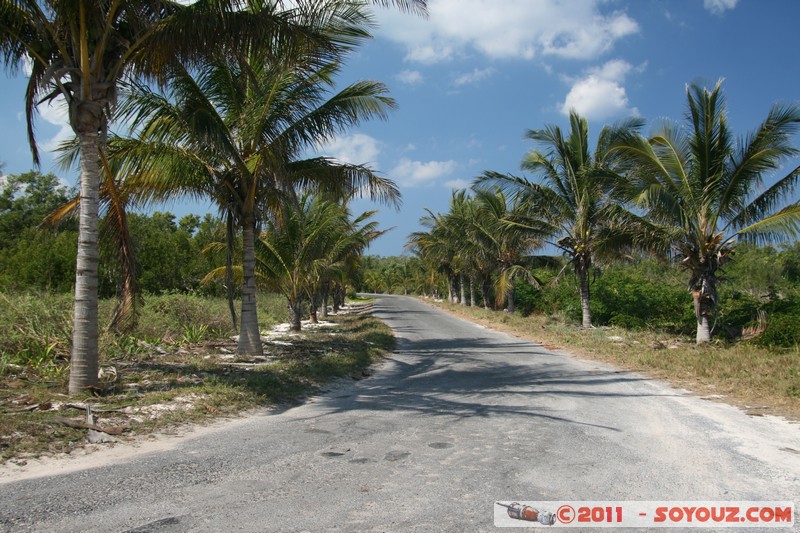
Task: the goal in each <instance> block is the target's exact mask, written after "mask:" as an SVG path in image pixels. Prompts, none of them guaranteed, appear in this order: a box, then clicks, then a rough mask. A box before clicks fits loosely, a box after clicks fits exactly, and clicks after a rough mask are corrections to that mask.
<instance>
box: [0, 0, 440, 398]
mask: <svg viewBox="0 0 800 533" xmlns="http://www.w3.org/2000/svg"><path fill="white" fill-rule="evenodd" d="M371 5H381V6H389V5H393V6H396V7H399V8H401V9H403V10H407V11H412V12H417V13H424V12H425V8H426V2H425V0H372V1H371V2H363V1H358V0H294V1H292V2H284V1H282V0H198V1H196V2H193V3H191V4H186V3H184V2H177V1H172V0H146V1H145V0H92V1H89V0H69V1H67V0H0V58H2V59H1V60H2V62H3V64H4V65H5V66H6V67H8V68H10V69H11V70H15V69H16V70H19V69H21V68H22V67H23V66H25V65H27V66H28V67H29V68H30V76H29V80H28V86H27V91H26V93H25V110H26V117H27V120H28V133H29V140H30V146H31V151H32V153H33V157H34V161H35V162H36V163H37V164H38V161H39V157H38V150H37V145H36V140H35V135H34V127H33V126H34V117H35V111H36V108H37V106H38V105H39V104H41V103H43V102H50V101H52V100H54V99H56V98H63V99H64V100H65V101H66V105H67V106H68V109H69V121H70V125H71V127H72V129H73V131H74V133H75V135H76V139H77V148H78V151H77V157H78V159H79V166H80V198H79V204H80V223H79V235H80V236H79V246H78V259H77V275H76V284H75V306H74V311H75V315H74V316H75V318H74V328H73V343H72V354H71V362H70V380H69V391H70V393H71V394H73V393H79V392H82V391H85V390H86V389H88V388H91V387H93V386H95V385H96V383H97V371H98V317H97V264H98V244H97V243H98V219H99V217H98V214H99V211H100V184H101V182H105V183H107V184H109V186H107V187H105V190H106V191H109V192H111V193H114V192H116V191H117V187H116V184H117V182H118V180H119V177H120V176H122V177H124V180H125V187H126V188H127V189H128V191H132V192H129V194H131V196H132V197H136V198H138V199H139V201H144V200H147V199H155V198H170V197H174V196H176V195H185V194H189V195H193V196H198V197H203V198H209V199H211V200H213V201H214V202H215V203H216V204H217V205H218V206H219V208H220V211H221V212H222V214H223V215H224V216H225V217H226V219H227V220H228V224H229V227H230V228H233V227H236V226H238V227H239V228H240V229H241V231H242V233H243V237H244V245H243V272H244V284H243V287H242V294H243V301H242V320H241V331H240V344H239V351H240V353H258V352H259V351H260V350H261V344H260V337H259V334H258V323H257V315H256V308H255V253H254V250H255V241H256V238H255V237H256V233H257V230H258V228H259V226H260V224H262V223H264V221H265V220H267V219H268V218H269V217H270V216H272V217H275V218H276V219H278V218H279V217H280V214H279V212H280V208H279V206H280V205H282V203H284V202H285V201H286V199H287V198H288V199H289V201H294V200H292V199H293V198H295V199H296V195H297V192H298V190H300V189H309V190H310V189H316V190H319V191H322V192H324V193H326V194H334V193H338V194H339V195H340V196H348V195H351V194H352V193H353V192H354V191H356V190H361V189H363V188H364V187H366V190H367V192H368V193H369V194H371V195H372V196H375V197H377V198H379V199H384V200H389V201H391V200H394V199H395V198H396V195H397V191H396V189H394V187H393V185H392V184H391V183H390V182H388V181H386V180H384V179H381V178H379V177H378V176H376V175H375V174H374V173H372V172H371V171H369V169H366V168H364V167H360V166H353V165H346V164H340V163H338V162H334V161H331V160H328V159H324V158H317V159H303V153H304V151H305V150H307V149H309V148H311V147H313V146H315V145H318V144H319V143H322V142H324V141H325V140H328V139H330V138H331V137H332V136H333V135H336V134H338V133H340V132H341V131H343V129H345V128H347V127H349V126H352V125H354V124H357V123H358V122H360V121H361V120H366V119H369V118H372V117H383V116H384V115H385V114H386V112H387V111H388V110H389V109H390V108H391V107H392V106H393V102H392V100H391V99H389V98H388V96H387V95H386V90H385V87H383V86H382V85H381V84H378V83H374V82H363V83H360V84H355V85H352V86H350V87H348V88H346V89H345V90H343V91H341V92H339V93H337V94H336V95H334V96H333V97H330V98H329V97H328V96H327V95H328V92H329V91H330V90H331V88H332V87H333V78H334V76H335V74H336V73H337V72H338V70H339V68H340V65H341V62H342V61H343V60H344V59H345V58H346V56H347V55H348V54H349V53H350V52H352V51H353V50H354V49H355V48H356V47H357V46H358V45H359V44H360V43H362V42H363V41H364V40H365V39H367V38H369V37H370V33H369V31H370V28H371V27H372V24H373V19H372V15H371V10H370V6H371ZM119 119H124V120H125V121H127V122H128V123H129V124H131V125H132V128H133V131H134V133H135V137H134V138H132V139H127V140H126V139H121V138H116V137H113V136H110V135H109V130H110V128H111V127H112V125H113V124H114V122H115V121H117V120H119ZM112 173H113V174H114V175H113V176H111V174H112ZM104 174H105V175H106V177H105V178H104V179H101V177H102V176H103V175H104Z"/></svg>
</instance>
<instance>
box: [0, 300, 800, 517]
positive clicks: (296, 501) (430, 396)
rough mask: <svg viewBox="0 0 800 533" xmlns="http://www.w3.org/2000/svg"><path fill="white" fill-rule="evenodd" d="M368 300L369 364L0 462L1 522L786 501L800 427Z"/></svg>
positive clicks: (417, 306) (797, 465) (797, 463)
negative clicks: (207, 421)
mask: <svg viewBox="0 0 800 533" xmlns="http://www.w3.org/2000/svg"><path fill="white" fill-rule="evenodd" d="M375 310H376V314H377V315H378V316H379V317H381V318H382V319H384V320H385V321H386V322H387V323H388V324H389V325H390V326H391V327H392V328H393V329H394V331H395V332H396V335H397V336H398V338H399V344H398V350H397V352H396V353H395V354H394V355H393V357H392V358H391V359H390V360H388V361H386V362H385V363H383V364H381V365H379V366H378V367H377V368H376V371H375V373H374V374H373V375H372V376H371V377H369V378H368V379H364V380H361V381H358V382H352V383H349V382H348V383H343V384H339V385H337V386H334V387H332V388H331V389H330V390H329V391H328V392H326V393H324V394H321V395H320V396H318V397H316V398H314V399H313V400H311V401H308V402H306V403H305V404H303V405H300V406H296V407H292V408H284V409H282V410H276V411H270V412H264V413H260V414H256V415H253V416H250V417H247V418H246V419H242V420H236V421H232V422H227V423H225V424H221V425H217V426H215V427H214V428H212V429H206V430H203V431H200V432H198V433H195V434H190V435H189V436H187V437H185V438H182V439H173V440H172V441H170V442H169V443H168V445H166V446H162V447H161V449H159V450H156V451H152V452H148V453H142V452H141V450H138V451H137V450H134V449H130V450H129V451H130V456H128V457H126V456H125V453H122V454H121V453H120V449H119V448H118V449H117V450H116V451H115V452H114V453H115V455H114V457H115V458H114V459H110V460H108V459H107V460H105V461H101V463H105V464H103V465H102V466H94V467H91V468H81V466H82V465H83V463H79V464H78V465H76V464H74V462H72V463H70V465H69V468H66V467H64V468H62V466H60V463H59V462H56V463H53V464H52V466H51V467H50V469H51V471H52V472H53V474H52V475H49V476H46V477H37V478H31V479H23V480H17V481H13V482H8V481H5V482H3V481H2V477H0V528H1V529H2V530H3V531H15V532H16V531H102V532H107V531H139V532H143V531H153V532H163V531H314V532H316V531H397V532H400V531H403V532H404V531H459V532H461V531H492V530H495V528H494V525H493V517H494V508H495V506H494V502H495V501H496V500H505V501H507V500H539V501H542V500H577V501H588V500H606V501H608V500H622V501H631V500H726V501H729V500H792V501H795V504H797V503H798V501H800V454H798V453H797V451H798V450H800V426H798V425H797V424H790V423H788V422H785V421H782V420H779V419H774V418H771V417H751V416H748V415H745V414H743V413H741V412H740V411H738V410H736V409H734V408H732V407H729V406H726V405H723V404H719V403H714V402H710V401H706V400H702V399H699V398H696V397H693V396H691V395H689V394H688V393H686V392H685V391H680V390H676V389H673V388H670V387H668V386H665V385H664V384H662V383H660V382H656V381H653V380H650V379H648V378H646V377H643V376H641V375H639V374H635V373H628V372H624V371H619V370H618V369H614V368H612V367H608V366H604V365H601V364H598V363H594V362H586V361H582V360H580V359H578V358H575V357H571V356H569V355H564V354H559V353H553V352H549V351H547V350H545V349H544V348H543V347H541V346H537V345H534V344H530V343H527V342H522V341H520V340H519V339H516V338H514V337H512V336H509V335H505V334H500V333H495V332H492V331H490V330H487V329H485V328H482V327H480V326H476V325H473V324H471V323H468V322H465V321H462V320H459V319H456V318H453V317H451V316H448V315H446V314H443V313H442V312H440V311H437V310H435V309H433V308H432V307H430V306H428V305H426V304H424V303H421V302H418V301H415V300H412V299H409V298H402V297H381V298H380V299H379V301H378V303H377V304H376V306H375ZM125 450H126V448H122V451H123V452H124V451H125ZM98 457H100V458H101V459H102V454H100V455H98V454H94V455H93V456H89V457H87V458H86V459H85V465H96V464H98ZM62 470H64V472H63V473H62V472H61V471H62ZM67 470H69V471H67ZM728 531H730V530H728Z"/></svg>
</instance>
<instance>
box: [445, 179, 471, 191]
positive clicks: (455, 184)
mask: <svg viewBox="0 0 800 533" xmlns="http://www.w3.org/2000/svg"><path fill="white" fill-rule="evenodd" d="M444 184H445V185H446V186H447V187H450V188H451V189H468V188H469V187H471V186H472V182H471V181H467V180H465V179H456V180H450V181H446V182H444Z"/></svg>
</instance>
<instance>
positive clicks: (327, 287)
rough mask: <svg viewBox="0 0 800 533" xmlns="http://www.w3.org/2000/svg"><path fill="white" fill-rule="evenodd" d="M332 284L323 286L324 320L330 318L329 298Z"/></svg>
mask: <svg viewBox="0 0 800 533" xmlns="http://www.w3.org/2000/svg"><path fill="white" fill-rule="evenodd" d="M330 287H331V285H330V282H325V283H323V284H322V289H321V291H322V318H328V298H329V293H330V291H331V288H330Z"/></svg>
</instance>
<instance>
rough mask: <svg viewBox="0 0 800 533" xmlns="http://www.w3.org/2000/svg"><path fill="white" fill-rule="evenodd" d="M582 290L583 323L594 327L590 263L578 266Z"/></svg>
mask: <svg viewBox="0 0 800 533" xmlns="http://www.w3.org/2000/svg"><path fill="white" fill-rule="evenodd" d="M575 270H577V273H578V280H579V283H580V292H581V312H582V314H583V320H582V325H583V327H584V328H591V327H592V309H591V308H590V307H589V268H588V265H579V266H578V267H576V269H575Z"/></svg>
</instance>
